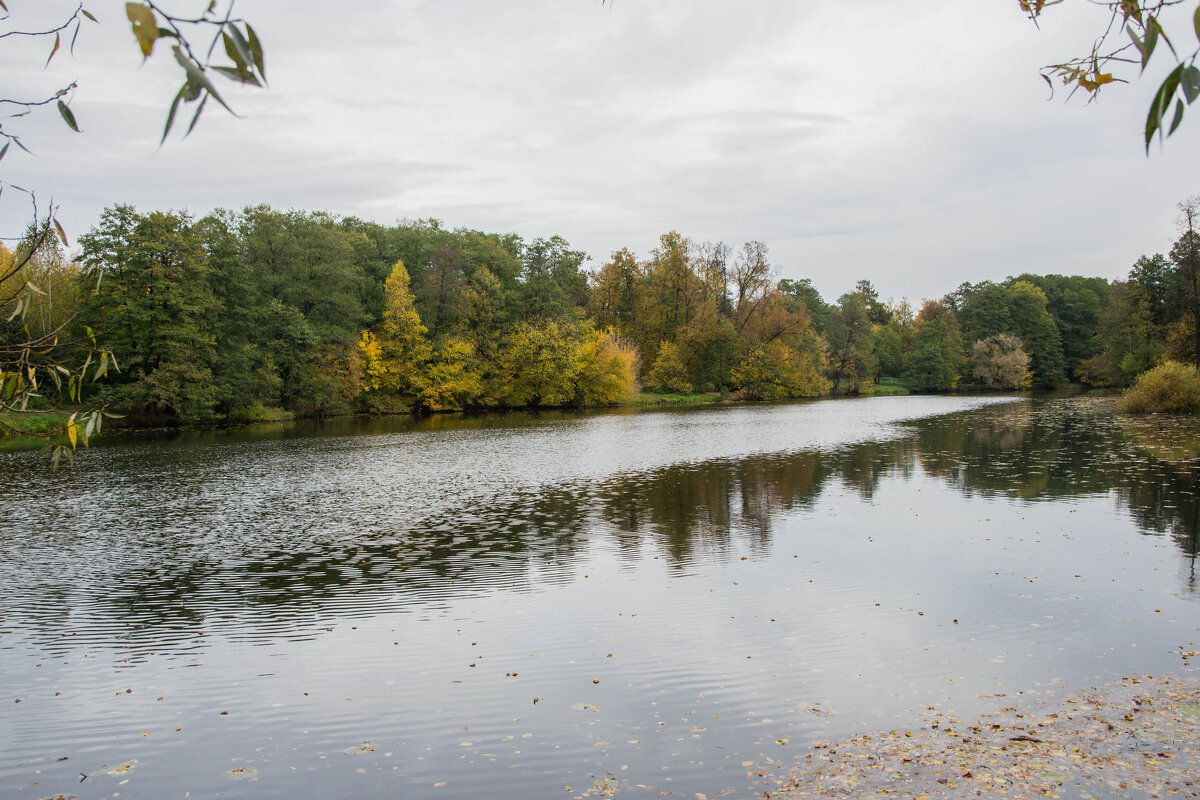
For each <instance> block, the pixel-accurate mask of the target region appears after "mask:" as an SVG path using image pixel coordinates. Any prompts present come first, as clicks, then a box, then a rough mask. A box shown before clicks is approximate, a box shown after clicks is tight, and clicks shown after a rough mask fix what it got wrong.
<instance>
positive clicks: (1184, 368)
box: [1117, 361, 1200, 414]
mask: <svg viewBox="0 0 1200 800" xmlns="http://www.w3.org/2000/svg"><path fill="white" fill-rule="evenodd" d="M1117 408H1119V409H1120V410H1121V411H1125V412H1128V413H1130V414H1195V413H1196V412H1198V411H1200V370H1197V369H1196V368H1195V367H1193V366H1190V365H1188V364H1181V363H1179V362H1178V361H1167V362H1164V363H1163V364H1160V365H1159V366H1157V367H1155V368H1154V369H1152V370H1150V371H1149V372H1144V373H1142V374H1141V375H1140V376H1138V379H1137V382H1136V383H1134V384H1133V387H1132V388H1131V389H1128V390H1126V392H1125V394H1124V395H1123V396H1122V397H1121V400H1120V401H1119V402H1118V404H1117Z"/></svg>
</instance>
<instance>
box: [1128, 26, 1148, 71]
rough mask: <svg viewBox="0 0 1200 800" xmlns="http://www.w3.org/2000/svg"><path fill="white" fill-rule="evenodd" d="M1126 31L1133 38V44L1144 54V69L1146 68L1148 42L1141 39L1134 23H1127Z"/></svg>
mask: <svg viewBox="0 0 1200 800" xmlns="http://www.w3.org/2000/svg"><path fill="white" fill-rule="evenodd" d="M1125 32H1126V33H1128V34H1129V38H1130V39H1131V40H1133V46H1134V47H1136V48H1137V51H1138V52H1139V53H1141V54H1142V69H1145V68H1146V43H1145V42H1144V41H1143V40H1142V39H1139V38H1138V35H1137V34H1136V33H1134V31H1133V26H1132V25H1126V26H1125Z"/></svg>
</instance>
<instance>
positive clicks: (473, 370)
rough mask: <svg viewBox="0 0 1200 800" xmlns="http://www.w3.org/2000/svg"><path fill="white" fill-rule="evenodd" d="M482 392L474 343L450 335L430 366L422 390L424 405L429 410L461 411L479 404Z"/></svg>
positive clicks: (481, 380)
mask: <svg viewBox="0 0 1200 800" xmlns="http://www.w3.org/2000/svg"><path fill="white" fill-rule="evenodd" d="M482 391H483V378H482V374H481V370H480V364H479V361H478V359H477V358H476V357H475V345H473V344H472V343H471V342H470V341H468V340H466V339H461V338H458V337H454V336H452V337H450V338H448V339H446V340H445V341H444V342H443V343H442V348H441V352H439V353H438V356H437V358H436V359H435V360H434V362H433V363H432V364H430V366H429V380H428V383H427V384H426V386H425V389H424V391H423V392H422V393H421V403H422V405H423V406H424V407H425V408H427V409H429V410H430V411H461V410H462V409H464V408H469V407H471V406H473V405H475V404H476V402H477V401H478V400H479V397H480V394H481V393H482Z"/></svg>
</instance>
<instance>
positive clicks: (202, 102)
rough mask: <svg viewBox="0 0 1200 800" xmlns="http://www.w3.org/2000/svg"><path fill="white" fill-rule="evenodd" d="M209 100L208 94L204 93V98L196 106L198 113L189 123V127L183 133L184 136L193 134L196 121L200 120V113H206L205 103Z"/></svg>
mask: <svg viewBox="0 0 1200 800" xmlns="http://www.w3.org/2000/svg"><path fill="white" fill-rule="evenodd" d="M207 102H208V95H204V99H203V100H201V101H200V105H198V106H196V113H195V114H193V115H192V121H191V122H190V123H188V129H187V131H186V132H185V133H184V134H183V135H184V136H190V135H191V133H192V129H193V128H195V127H196V123H197V122H199V121H200V115H201V114H202V113H204V104H205V103H207Z"/></svg>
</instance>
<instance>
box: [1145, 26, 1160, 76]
mask: <svg viewBox="0 0 1200 800" xmlns="http://www.w3.org/2000/svg"><path fill="white" fill-rule="evenodd" d="M1159 30H1160V29H1159V27H1158V20H1156V19H1155V18H1154V17H1149V18H1148V19H1147V20H1146V38H1145V39H1143V40H1142V46H1141V48H1140V49H1141V51H1142V71H1143V72H1145V70H1146V65H1147V64H1149V63H1150V56H1152V55H1154V46H1155V45H1157V44H1158V32H1159Z"/></svg>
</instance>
